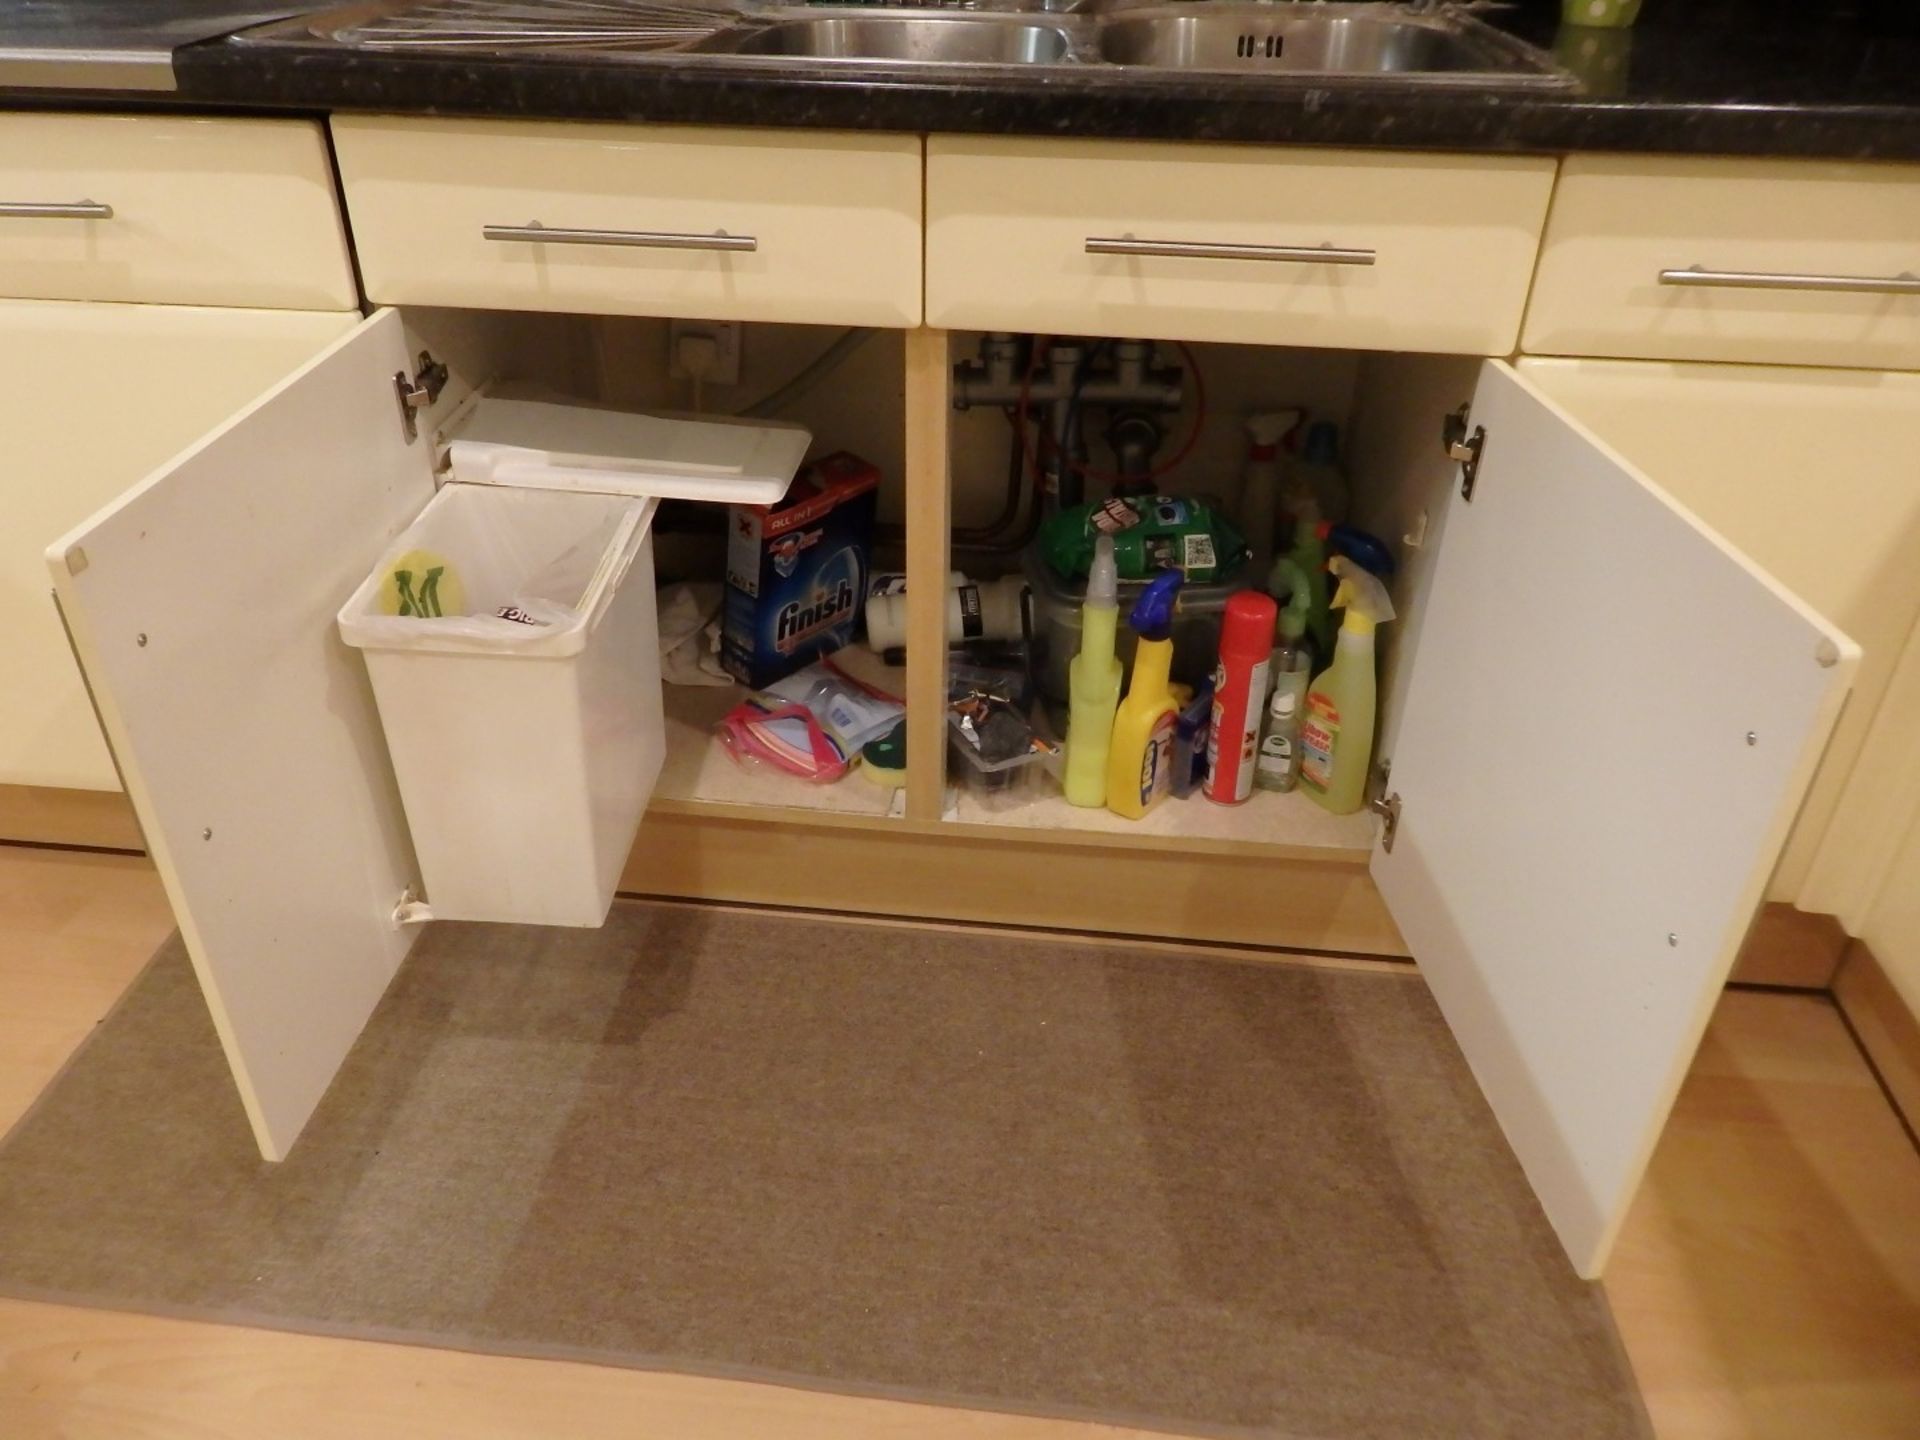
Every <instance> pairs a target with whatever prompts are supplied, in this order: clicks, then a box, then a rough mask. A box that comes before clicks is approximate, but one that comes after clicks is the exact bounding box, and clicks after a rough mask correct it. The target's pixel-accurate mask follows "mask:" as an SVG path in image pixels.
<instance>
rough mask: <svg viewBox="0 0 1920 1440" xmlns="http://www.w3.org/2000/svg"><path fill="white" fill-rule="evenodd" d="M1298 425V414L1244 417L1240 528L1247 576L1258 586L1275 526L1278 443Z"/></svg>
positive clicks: (1275, 412) (1270, 557)
mask: <svg viewBox="0 0 1920 1440" xmlns="http://www.w3.org/2000/svg"><path fill="white" fill-rule="evenodd" d="M1299 423H1300V412H1299V411H1298V410H1272V411H1269V412H1268V413H1266V414H1264V415H1249V416H1248V417H1247V442H1248V443H1247V467H1246V469H1245V471H1243V472H1242V479H1241V484H1240V528H1241V530H1243V531H1244V532H1245V533H1246V539H1247V551H1248V555H1249V557H1250V558H1249V562H1248V571H1247V573H1248V574H1250V575H1252V576H1254V577H1255V583H1258V582H1259V580H1260V579H1261V578H1263V577H1264V576H1265V575H1266V573H1267V566H1268V564H1270V563H1271V562H1272V560H1273V532H1274V529H1275V527H1276V526H1277V524H1278V523H1279V517H1278V506H1279V501H1280V484H1281V478H1280V442H1281V441H1282V440H1284V439H1286V438H1287V432H1288V431H1289V430H1291V429H1293V427H1294V426H1296V425H1298V424H1299Z"/></svg>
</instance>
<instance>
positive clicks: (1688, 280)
mask: <svg viewBox="0 0 1920 1440" xmlns="http://www.w3.org/2000/svg"><path fill="white" fill-rule="evenodd" d="M1660 283H1661V284H1662V285H1695V286H1700V287H1702V288H1705V289H1719V290H1837V291H1842V292H1845V293H1848V294H1855V295H1920V276H1916V275H1914V274H1912V273H1911V272H1910V271H1902V272H1901V273H1900V274H1898V275H1793V274H1785V275H1775V274H1769V273H1767V272H1766V271H1752V270H1707V269H1703V268H1702V267H1700V266H1698V265H1689V266H1688V267H1687V268H1686V269H1685V270H1662V271H1661V272H1660Z"/></svg>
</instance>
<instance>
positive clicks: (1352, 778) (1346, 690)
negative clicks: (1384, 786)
mask: <svg viewBox="0 0 1920 1440" xmlns="http://www.w3.org/2000/svg"><path fill="white" fill-rule="evenodd" d="M1327 568H1328V569H1329V570H1331V571H1332V572H1333V574H1334V576H1335V577H1336V578H1337V579H1338V580H1339V582H1340V588H1339V589H1338V590H1337V591H1335V592H1334V597H1333V606H1334V608H1335V609H1336V610H1338V609H1341V608H1342V607H1344V608H1345V611H1346V613H1345V615H1344V617H1343V618H1342V619H1341V621H1340V635H1339V638H1338V639H1337V640H1336V641H1335V642H1334V647H1333V663H1332V664H1331V665H1329V666H1328V667H1327V668H1326V669H1325V670H1323V671H1321V672H1320V675H1319V677H1318V678H1317V679H1316V680H1315V681H1314V682H1313V684H1312V685H1310V686H1309V687H1308V688H1307V713H1306V715H1305V716H1304V717H1303V718H1302V720H1301V722H1300V788H1301V789H1302V790H1304V791H1306V792H1307V794H1309V795H1311V796H1312V797H1313V798H1314V799H1315V800H1317V801H1318V802H1319V803H1320V804H1321V806H1322V807H1324V808H1325V809H1327V810H1330V811H1332V812H1333V813H1334V814H1335V815H1351V814H1352V813H1353V812H1354V811H1356V810H1358V809H1359V808H1360V806H1361V803H1362V802H1363V801H1364V800H1365V799H1366V794H1367V769H1368V766H1369V765H1370V764H1371V763H1372V760H1373V723H1374V710H1375V702H1376V699H1377V686H1378V680H1377V678H1376V676H1375V673H1374V643H1373V632H1374V627H1375V626H1378V625H1382V624H1384V623H1386V622H1387V621H1389V620H1391V619H1393V601H1392V600H1390V599H1389V598H1388V597H1387V587H1386V586H1384V585H1382V584H1381V583H1380V581H1379V580H1378V579H1376V578H1375V577H1374V576H1373V575H1371V574H1369V573H1368V572H1367V571H1366V570H1364V569H1362V568H1361V567H1360V566H1359V565H1358V564H1357V563H1355V562H1354V561H1352V560H1349V559H1348V558H1347V557H1346V556H1344V555H1336V556H1334V557H1333V559H1331V560H1329V561H1328V562H1327Z"/></svg>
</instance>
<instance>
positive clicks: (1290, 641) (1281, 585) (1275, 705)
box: [1253, 557, 1313, 791]
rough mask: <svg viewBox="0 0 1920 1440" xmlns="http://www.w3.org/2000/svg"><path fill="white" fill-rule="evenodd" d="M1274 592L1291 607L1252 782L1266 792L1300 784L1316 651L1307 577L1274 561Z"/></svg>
mask: <svg viewBox="0 0 1920 1440" xmlns="http://www.w3.org/2000/svg"><path fill="white" fill-rule="evenodd" d="M1273 593H1274V594H1275V595H1285V596H1286V597H1287V603H1286V605H1285V606H1284V607H1282V609H1281V611H1280V625H1279V633H1278V638H1279V642H1280V643H1279V644H1278V645H1277V646H1275V647H1274V652H1273V658H1272V660H1271V662H1270V669H1271V671H1272V679H1273V698H1272V699H1271V700H1269V701H1268V702H1267V719H1266V727H1265V729H1264V730H1263V731H1262V732H1261V736H1260V756H1259V759H1258V760H1256V761H1255V762H1254V771H1253V783H1254V784H1256V785H1258V786H1259V787H1260V788H1261V789H1262V790H1282V791H1284V790H1291V789H1293V788H1294V786H1296V785H1297V784H1299V783H1300V716H1301V712H1302V711H1304V710H1305V709H1306V706H1307V684H1308V682H1309V681H1310V680H1311V679H1312V678H1313V652H1312V650H1310V649H1309V648H1308V646H1307V603H1308V598H1309V596H1308V589H1307V577H1306V576H1305V575H1304V574H1303V573H1302V572H1301V570H1300V567H1299V566H1298V565H1295V564H1294V563H1293V562H1292V561H1291V560H1288V559H1285V558H1284V557H1283V558H1281V559H1279V560H1276V561H1274V562H1273Z"/></svg>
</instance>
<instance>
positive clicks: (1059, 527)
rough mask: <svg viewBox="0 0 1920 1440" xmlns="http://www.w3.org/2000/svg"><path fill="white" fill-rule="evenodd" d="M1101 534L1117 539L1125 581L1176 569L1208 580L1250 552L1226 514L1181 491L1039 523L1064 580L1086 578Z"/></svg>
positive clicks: (1043, 545) (1079, 508)
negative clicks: (1190, 498)
mask: <svg viewBox="0 0 1920 1440" xmlns="http://www.w3.org/2000/svg"><path fill="white" fill-rule="evenodd" d="M1102 535H1111V536H1112V537H1113V563H1114V568H1115V569H1116V570H1117V571H1118V572H1119V575H1120V578H1121V579H1122V580H1144V579H1146V578H1147V577H1148V576H1150V575H1154V574H1157V573H1158V572H1160V571H1162V570H1178V571H1180V572H1181V573H1182V574H1183V575H1185V576H1186V577H1187V579H1188V580H1189V581H1191V582H1193V583H1195V584H1205V583H1206V582H1207V581H1209V580H1215V579H1218V578H1219V577H1220V576H1222V575H1225V574H1229V573H1231V572H1232V571H1233V569H1234V567H1235V566H1237V565H1238V564H1239V563H1240V560H1241V558H1242V557H1243V556H1244V555H1245V554H1246V553H1247V545H1246V541H1244V540H1243V539H1241V537H1240V532H1239V531H1238V530H1235V529H1234V528H1233V526H1232V525H1231V524H1229V523H1228V521H1227V518H1226V516H1224V515H1222V514H1221V513H1220V512H1219V511H1217V510H1215V509H1214V508H1213V507H1212V506H1211V505H1208V504H1206V503H1204V502H1202V501H1199V500H1189V499H1186V498H1184V497H1181V496H1177V495H1134V496H1128V497H1120V496H1115V497H1114V498H1113V499H1111V500H1102V501H1099V502H1097V503H1095V504H1092V505H1076V506H1074V507H1073V508H1072V509H1070V510H1062V511H1061V512H1060V513H1059V514H1057V515H1054V516H1052V517H1050V518H1049V519H1048V520H1047V521H1046V522H1045V523H1044V524H1042V525H1041V527H1040V553H1041V554H1042V555H1044V556H1045V557H1046V560H1047V563H1048V564H1049V565H1051V566H1052V567H1053V569H1054V572H1055V573H1056V574H1058V575H1059V576H1061V578H1063V579H1066V580H1082V579H1085V578H1086V574H1087V570H1088V568H1089V567H1090V566H1091V565H1092V564H1093V547H1094V542H1095V541H1096V540H1098V539H1099V538H1100V537H1101V536H1102Z"/></svg>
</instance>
